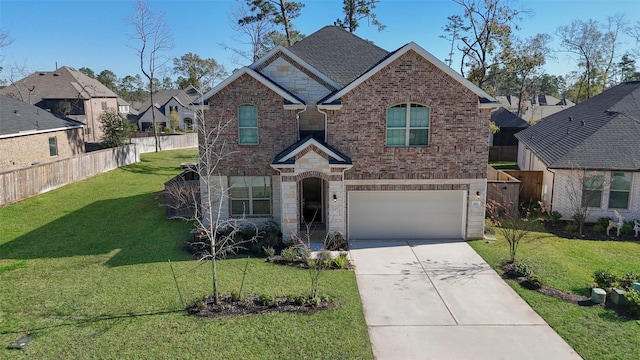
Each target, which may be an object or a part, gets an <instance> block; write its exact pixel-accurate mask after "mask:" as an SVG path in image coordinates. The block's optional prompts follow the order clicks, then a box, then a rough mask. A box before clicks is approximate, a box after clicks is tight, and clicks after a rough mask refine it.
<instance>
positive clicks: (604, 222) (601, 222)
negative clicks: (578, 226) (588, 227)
mask: <svg viewBox="0 0 640 360" xmlns="http://www.w3.org/2000/svg"><path fill="white" fill-rule="evenodd" d="M609 220H611V218H610V217H606V216H605V217H601V218H599V219H598V221H597V222H596V224H597V225H600V226H602V227H603V228H605V229H606V228H607V226H609Z"/></svg>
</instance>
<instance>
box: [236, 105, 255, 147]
mask: <svg viewBox="0 0 640 360" xmlns="http://www.w3.org/2000/svg"><path fill="white" fill-rule="evenodd" d="M238 138H239V143H240V145H257V144H258V108H257V107H256V106H255V105H240V107H239V108H238Z"/></svg>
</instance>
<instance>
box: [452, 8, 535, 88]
mask: <svg viewBox="0 0 640 360" xmlns="http://www.w3.org/2000/svg"><path fill="white" fill-rule="evenodd" d="M453 2H455V3H457V4H458V5H460V6H462V8H463V13H464V14H463V16H464V18H465V19H466V21H467V26H468V28H469V31H466V34H463V35H462V36H461V38H460V40H461V41H462V44H463V46H462V47H459V50H460V51H462V58H461V60H460V73H461V74H463V75H464V76H466V77H467V79H469V80H470V81H471V82H473V83H475V84H476V85H478V87H480V88H482V89H484V88H485V83H486V82H487V81H488V76H487V75H488V74H489V72H490V70H491V69H492V68H494V67H496V66H498V65H499V64H500V54H501V50H503V49H505V48H506V45H508V44H509V42H510V41H511V39H510V37H511V30H512V27H514V28H516V29H518V27H517V25H516V23H515V22H516V20H518V19H519V18H520V17H521V16H522V15H523V14H526V13H528V10H521V9H517V8H515V7H511V6H510V5H509V1H508V0H453ZM465 70H466V71H465Z"/></svg>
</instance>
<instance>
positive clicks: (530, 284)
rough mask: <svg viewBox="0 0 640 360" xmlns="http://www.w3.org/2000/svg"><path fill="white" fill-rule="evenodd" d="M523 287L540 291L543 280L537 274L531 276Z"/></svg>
mask: <svg viewBox="0 0 640 360" xmlns="http://www.w3.org/2000/svg"><path fill="white" fill-rule="evenodd" d="M522 285H523V286H525V287H526V288H527V289H531V290H537V289H540V288H541V287H542V278H541V277H540V276H539V275H537V274H530V275H529V276H527V280H525V282H524V283H523V284H522Z"/></svg>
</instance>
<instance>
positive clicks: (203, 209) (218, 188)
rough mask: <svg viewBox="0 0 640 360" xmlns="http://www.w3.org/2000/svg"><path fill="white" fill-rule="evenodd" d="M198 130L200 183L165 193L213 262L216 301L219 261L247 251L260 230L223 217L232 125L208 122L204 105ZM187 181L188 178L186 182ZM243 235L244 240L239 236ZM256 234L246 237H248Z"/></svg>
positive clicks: (182, 184)
mask: <svg viewBox="0 0 640 360" xmlns="http://www.w3.org/2000/svg"><path fill="white" fill-rule="evenodd" d="M195 117H196V119H195V120H196V122H197V129H198V153H199V157H198V162H197V166H196V167H195V168H194V169H193V170H192V173H193V174H195V175H196V176H194V177H195V178H198V179H199V182H197V183H196V182H186V183H185V182H184V181H176V182H174V183H171V184H168V185H167V187H166V190H165V192H166V193H165V194H166V196H167V197H168V198H169V199H171V200H168V199H167V200H168V201H167V202H166V203H167V206H169V207H170V208H172V209H174V210H175V211H174V218H179V219H183V220H186V221H189V222H191V223H192V224H193V225H194V232H195V234H196V236H197V237H198V238H199V239H200V241H199V242H198V244H197V245H200V246H201V251H200V252H199V253H198V254H197V257H198V260H199V261H204V260H211V282H212V288H213V298H214V302H215V303H216V304H217V303H218V301H219V298H220V294H219V284H218V280H219V278H218V270H217V260H219V259H221V258H224V257H225V256H227V255H228V254H231V253H235V252H237V251H238V250H242V249H244V246H245V245H247V244H248V243H250V242H253V241H255V240H256V239H257V238H258V235H259V229H258V227H257V226H256V225H255V224H253V223H251V222H249V221H247V220H246V219H244V217H241V218H235V219H226V218H223V217H222V210H223V206H224V204H226V203H227V202H228V200H229V190H230V189H229V187H228V186H227V185H226V183H225V182H224V181H223V180H222V179H223V177H221V176H220V171H219V170H220V169H219V164H220V162H221V161H222V160H223V159H224V158H226V157H228V156H230V155H232V154H233V152H231V151H229V150H228V148H227V144H226V142H225V141H224V140H223V134H224V131H225V129H226V128H227V126H229V124H230V123H231V122H232V121H231V120H230V121H226V122H225V121H224V120H217V119H206V118H205V116H204V110H203V108H202V106H201V107H200V108H199V109H197V110H196V116H195ZM182 180H185V179H182ZM241 232H242V233H243V236H244V237H241V236H239V234H240V233H241ZM248 233H250V234H252V235H251V236H249V237H248V238H246V234H248Z"/></svg>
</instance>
